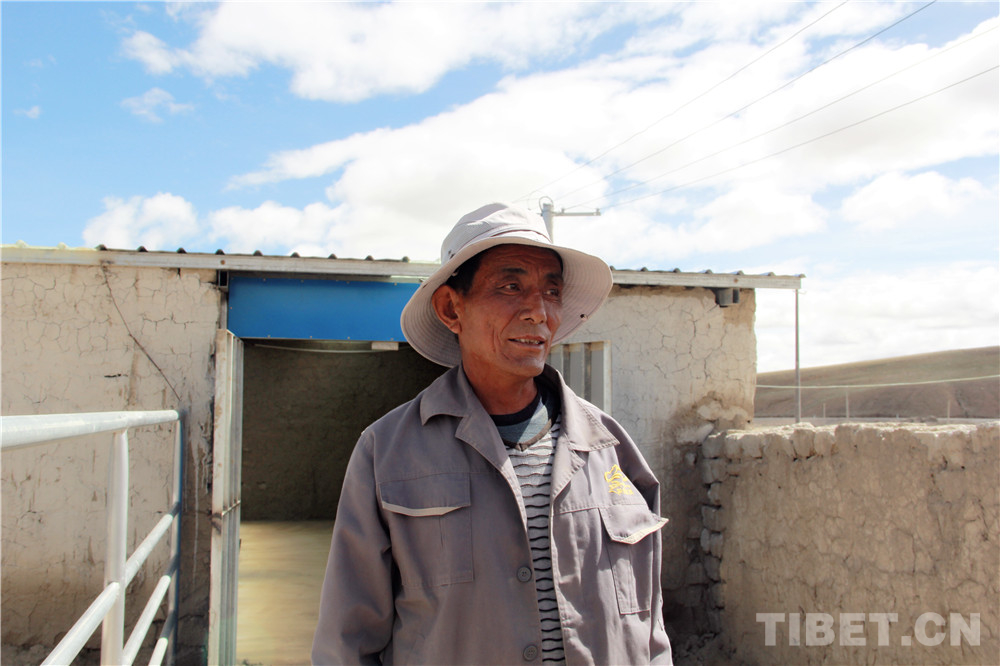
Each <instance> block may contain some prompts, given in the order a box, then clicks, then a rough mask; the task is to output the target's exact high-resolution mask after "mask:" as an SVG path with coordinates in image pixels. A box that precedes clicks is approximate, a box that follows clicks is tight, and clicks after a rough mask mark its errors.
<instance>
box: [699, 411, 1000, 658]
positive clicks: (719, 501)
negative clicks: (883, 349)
mask: <svg viewBox="0 0 1000 666" xmlns="http://www.w3.org/2000/svg"><path fill="white" fill-rule="evenodd" d="M701 453H702V459H701V462H700V463H699V465H700V469H701V472H702V475H703V477H702V480H703V482H704V484H705V489H706V497H707V499H706V504H705V506H704V507H703V510H702V514H703V519H704V523H705V526H704V531H703V532H702V534H701V537H700V545H701V550H702V558H701V562H700V563H699V562H693V563H692V566H691V575H690V578H689V579H690V583H691V589H690V591H691V594H690V599H691V602H692V603H693V604H698V605H700V606H701V607H703V608H709V609H712V615H713V622H712V624H713V625H714V627H713V628H714V630H715V631H716V632H721V636H722V638H723V640H724V644H725V645H726V646H728V650H729V656H730V658H731V660H732V661H733V662H738V663H746V664H764V663H788V664H790V663H803V664H804V663H836V664H846V663H852V664H874V663H892V664H996V663H1000V637H998V630H1000V618H998V605H1000V584H998V572H1000V536H998V535H1000V490H998V484H997V475H998V469H1000V425H998V424H997V423H995V422H994V423H990V424H983V425H978V426H976V425H962V426H928V425H911V424H906V425H900V424H882V425H857V424H845V425H840V426H836V427H834V426H826V427H820V428H814V427H811V426H805V425H798V426H786V427H782V428H774V429H767V430H761V431H750V432H731V433H728V434H720V435H716V436H713V437H712V438H710V439H709V440H708V441H706V442H705V444H704V445H703V447H702V452H701ZM757 613H783V614H785V617H786V620H785V622H784V623H780V624H777V626H776V636H775V641H774V643H775V644H774V645H773V646H767V645H766V644H765V633H764V623H763V622H758V621H757V618H756V614H757ZM790 613H799V614H800V621H799V622H798V623H797V624H798V625H799V626H800V632H801V635H800V637H799V639H800V642H801V645H799V646H791V645H789V643H790V641H791V636H790V633H789V623H788V620H787V618H788V614H790ZM806 613H826V614H829V615H831V616H832V617H833V618H834V621H835V622H838V621H839V619H840V617H839V616H840V614H842V613H865V614H872V613H896V614H897V616H898V620H897V621H896V622H893V623H891V624H889V625H888V626H889V633H888V640H887V641H885V642H886V643H887V644H886V645H880V644H879V643H880V638H879V633H878V624H877V623H876V622H872V621H870V620H866V621H865V622H864V623H863V624H864V630H863V632H862V633H861V638H862V640H864V642H865V644H864V645H863V646H851V645H843V644H842V635H841V634H840V629H839V624H835V630H836V636H835V639H834V641H833V644H831V645H828V646H820V645H807V644H806V631H805V622H804V620H805V614H806ZM923 613H937V614H938V615H940V616H941V617H942V618H945V619H948V618H950V614H951V613H959V614H961V615H962V616H963V618H964V620H965V621H966V622H970V623H971V622H972V620H971V615H972V614H973V613H979V614H980V622H981V624H980V639H979V645H978V646H976V645H973V644H972V641H971V640H966V639H961V640H960V641H959V643H960V644H959V645H958V646H953V645H952V644H951V638H950V635H949V637H948V638H945V639H944V641H943V643H942V644H941V645H938V646H933V647H932V646H926V645H924V644H923V643H922V642H921V641H920V640H917V639H916V637H917V636H919V634H916V633H915V629H916V627H917V624H916V623H917V619H918V617H919V616H920V615H921V614H923ZM944 631H945V633H946V634H948V632H950V631H951V629H950V628H948V627H945V628H944ZM935 633H937V627H936V626H935V625H931V630H930V634H932V635H933V634H935ZM904 636H910V637H911V640H910V645H909V646H906V645H904V642H905V639H904Z"/></svg>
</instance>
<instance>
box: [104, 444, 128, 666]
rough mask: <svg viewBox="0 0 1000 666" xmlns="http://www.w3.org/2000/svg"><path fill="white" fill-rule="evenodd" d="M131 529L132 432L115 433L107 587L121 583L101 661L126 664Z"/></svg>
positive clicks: (106, 627)
mask: <svg viewBox="0 0 1000 666" xmlns="http://www.w3.org/2000/svg"><path fill="white" fill-rule="evenodd" d="M127 532H128V431H127V430H122V431H120V432H117V433H115V435H114V443H113V444H112V446H111V455H110V457H109V460H108V538H107V544H108V545H107V548H108V552H107V556H106V559H105V563H104V586H105V587H107V586H108V585H109V584H111V583H117V584H118V595H117V597H116V599H115V603H114V605H113V606H112V607H111V609H110V610H109V611H108V615H107V616H106V617H105V618H104V625H103V628H102V630H101V664H102V665H105V666H115V665H118V664H121V663H122V654H123V648H124V645H125V562H126V560H127V547H126V543H125V541H126V535H127Z"/></svg>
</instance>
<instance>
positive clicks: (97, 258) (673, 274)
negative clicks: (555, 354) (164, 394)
mask: <svg viewBox="0 0 1000 666" xmlns="http://www.w3.org/2000/svg"><path fill="white" fill-rule="evenodd" d="M0 260H2V261H4V262H13V263H25V264H69V265H80V266H99V265H107V266H136V267H150V268H180V269H189V270H217V271H233V272H247V273H271V274H282V273H294V274H298V275H302V274H306V275H328V276H351V277H363V278H369V279H401V280H421V279H423V278H426V277H428V276H429V275H431V274H432V273H433V272H434V271H435V270H436V269H437V267H438V265H439V264H436V263H427V262H410V261H401V260H395V259H393V260H386V259H336V258H322V257H296V256H291V257H280V256H263V255H246V254H221V253H219V254H203V253H185V252H146V251H141V252H140V251H132V250H95V249H90V248H72V249H70V248H40V247H21V246H18V245H4V246H2V247H0ZM612 275H613V277H614V282H615V284H617V285H632V286H680V287H705V288H708V289H718V288H741V289H799V288H801V286H802V278H803V277H805V276H803V275H774V274H767V275H745V274H743V273H712V272H709V271H706V272H703V273H685V272H681V271H676V270H675V271H648V270H613V271H612Z"/></svg>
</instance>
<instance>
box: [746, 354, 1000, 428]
mask: <svg viewBox="0 0 1000 666" xmlns="http://www.w3.org/2000/svg"><path fill="white" fill-rule="evenodd" d="M997 374H1000V346H998V347H983V348H980V349H959V350H955V351H946V352H935V353H932V354H917V355H915V356H899V357H895V358H887V359H881V360H877V361H864V362H861V363H847V364H844V365H829V366H824V367H818V368H802V370H801V376H802V386H803V390H802V416H803V418H809V417H822V416H826V417H827V418H843V417H844V416H845V415H846V413H847V410H848V409H849V410H850V417H852V418H882V417H884V418H896V417H899V418H907V419H921V418H945V417H951V418H986V419H996V418H1000V379H997V378H992V379H981V380H977V381H962V382H957V381H942V380H952V379H963V378H968V377H983V376H987V375H997ZM921 382H941V383H921ZM873 384H906V385H903V386H878V387H872V386H871V385H873ZM762 385H766V386H791V387H794V386H795V370H782V371H780V372H766V373H761V374H759V375H757V394H756V399H755V406H754V410H755V416H756V417H758V418H768V417H787V416H794V415H795V389H794V388H791V389H773V388H763V387H762ZM810 386H824V387H827V386H850V387H852V388H849V389H845V388H817V389H812V388H805V387H810ZM862 386H867V388H862ZM855 387H858V388H855Z"/></svg>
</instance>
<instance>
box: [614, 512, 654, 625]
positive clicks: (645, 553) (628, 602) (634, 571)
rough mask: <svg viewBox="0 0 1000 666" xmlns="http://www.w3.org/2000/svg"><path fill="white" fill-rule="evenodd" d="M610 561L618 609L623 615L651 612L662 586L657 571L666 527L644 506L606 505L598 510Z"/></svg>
mask: <svg viewBox="0 0 1000 666" xmlns="http://www.w3.org/2000/svg"><path fill="white" fill-rule="evenodd" d="M599 511H600V514H601V522H602V523H603V525H604V537H605V539H607V553H608V557H609V558H610V560H611V574H612V576H613V577H614V582H615V593H616V595H617V597H618V610H619V612H620V613H622V614H627V613H642V612H646V611H649V610H650V606H651V605H652V603H651V602H652V598H653V586H654V585H659V584H660V576H659V573H660V572H659V571H654V566H653V564H654V562H655V561H656V559H655V555H656V553H657V551H658V549H657V548H656V545H657V542H656V540H657V539H659V538H660V537H659V534H657V532H658V530H659V529H660V528H661V527H663V526H664V525H666V524H667V519H666V518H661V517H660V516H658V515H656V514H655V513H653V512H652V511H650V510H649V509H648V508H647V507H646V505H645V504H641V505H637V504H624V505H612V506H603V507H600V509H599Z"/></svg>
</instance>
